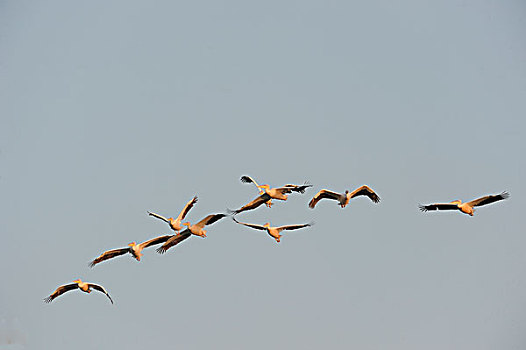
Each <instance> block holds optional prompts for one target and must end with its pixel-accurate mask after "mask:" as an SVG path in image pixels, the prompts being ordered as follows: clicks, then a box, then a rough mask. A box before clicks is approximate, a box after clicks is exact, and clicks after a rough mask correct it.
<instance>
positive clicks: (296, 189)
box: [240, 175, 312, 208]
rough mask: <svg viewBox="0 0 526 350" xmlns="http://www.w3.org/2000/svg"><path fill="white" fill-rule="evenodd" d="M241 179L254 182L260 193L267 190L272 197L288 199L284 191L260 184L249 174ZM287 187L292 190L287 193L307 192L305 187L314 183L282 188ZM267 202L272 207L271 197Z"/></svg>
mask: <svg viewBox="0 0 526 350" xmlns="http://www.w3.org/2000/svg"><path fill="white" fill-rule="evenodd" d="M240 180H241V182H244V183H253V184H254V185H255V186H256V188H257V189H258V191H259V194H260V195H261V194H263V193H265V192H266V193H268V194H269V195H270V197H271V198H276V199H282V200H286V196H284V195H283V193H281V192H282V191H277V192H276V191H274V190H277V189H270V187H269V186H268V185H262V186H260V185H258V183H257V182H256V181H255V180H254V179H253V178H251V177H250V176H248V175H243V176H241V179H240ZM285 187H286V188H287V189H288V190H290V191H287V192H285V193H291V191H294V192H299V193H305V189H307V188H308V187H312V185H309V184H307V183H304V184H303V185H285V186H283V187H282V188H285ZM262 188H263V190H262ZM275 195H276V196H277V197H276V196H275ZM283 197H285V199H283ZM265 204H266V206H267V207H269V208H270V207H271V206H272V200H271V199H269V200H268V201H267V202H266V203H265Z"/></svg>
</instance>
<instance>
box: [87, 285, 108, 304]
mask: <svg viewBox="0 0 526 350" xmlns="http://www.w3.org/2000/svg"><path fill="white" fill-rule="evenodd" d="M88 287H90V288H93V289H95V290H98V291H99V292H102V293H104V294H106V296H107V297H108V298H109V299H110V301H111V303H112V304H113V300H112V299H111V297H110V295H109V294H108V292H106V289H104V287H102V286H99V285H98V284H95V283H88Z"/></svg>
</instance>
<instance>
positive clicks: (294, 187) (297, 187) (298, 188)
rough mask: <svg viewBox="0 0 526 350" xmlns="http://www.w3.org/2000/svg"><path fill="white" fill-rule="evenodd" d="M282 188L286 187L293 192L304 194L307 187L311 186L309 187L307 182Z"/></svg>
mask: <svg viewBox="0 0 526 350" xmlns="http://www.w3.org/2000/svg"><path fill="white" fill-rule="evenodd" d="M283 187H288V188H290V189H291V190H292V191H294V192H299V193H305V190H306V189H307V188H309V187H312V185H310V184H308V183H307V182H305V183H304V184H303V185H290V184H289V185H285V186H283Z"/></svg>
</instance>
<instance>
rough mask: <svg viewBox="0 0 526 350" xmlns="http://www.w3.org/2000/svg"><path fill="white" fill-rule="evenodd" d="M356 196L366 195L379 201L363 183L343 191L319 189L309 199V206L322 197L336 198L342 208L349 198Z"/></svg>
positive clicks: (312, 205) (374, 200)
mask: <svg viewBox="0 0 526 350" xmlns="http://www.w3.org/2000/svg"><path fill="white" fill-rule="evenodd" d="M358 196H367V197H369V198H370V199H371V200H372V201H373V202H375V203H378V202H379V201H380V197H378V195H377V194H376V193H375V192H374V191H373V190H372V189H371V188H370V187H369V186H366V185H363V186H362V187H359V188H357V189H356V190H354V191H352V192H349V191H347V190H346V191H345V193H337V192H332V191H329V190H321V191H320V192H318V193H316V195H315V196H314V197H313V198H312V199H311V201H310V202H309V208H311V209H313V208H314V207H315V206H316V204H317V203H318V202H319V201H320V200H322V199H324V198H328V199H334V200H337V201H338V203H339V204H340V206H341V207H342V208H345V207H346V206H347V204H349V201H350V200H351V198H354V197H358Z"/></svg>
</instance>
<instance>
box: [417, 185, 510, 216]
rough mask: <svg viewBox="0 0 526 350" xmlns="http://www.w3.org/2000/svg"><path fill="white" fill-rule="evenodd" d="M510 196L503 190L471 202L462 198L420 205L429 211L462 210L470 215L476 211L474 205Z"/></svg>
mask: <svg viewBox="0 0 526 350" xmlns="http://www.w3.org/2000/svg"><path fill="white" fill-rule="evenodd" d="M509 196H510V194H509V193H508V192H506V191H504V192H502V193H501V194H496V195H489V196H484V197H480V198H477V199H474V200H472V201H471V202H467V203H462V201H461V200H460V199H458V200H456V201H452V202H449V203H435V204H428V205H421V204H420V205H418V207H419V208H420V210H421V211H429V210H460V211H461V212H463V213H465V214H469V215H470V216H473V213H474V212H475V209H474V207H480V206H482V205H486V204H490V203H493V202H497V201H500V200H503V199H506V198H508V197H509Z"/></svg>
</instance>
